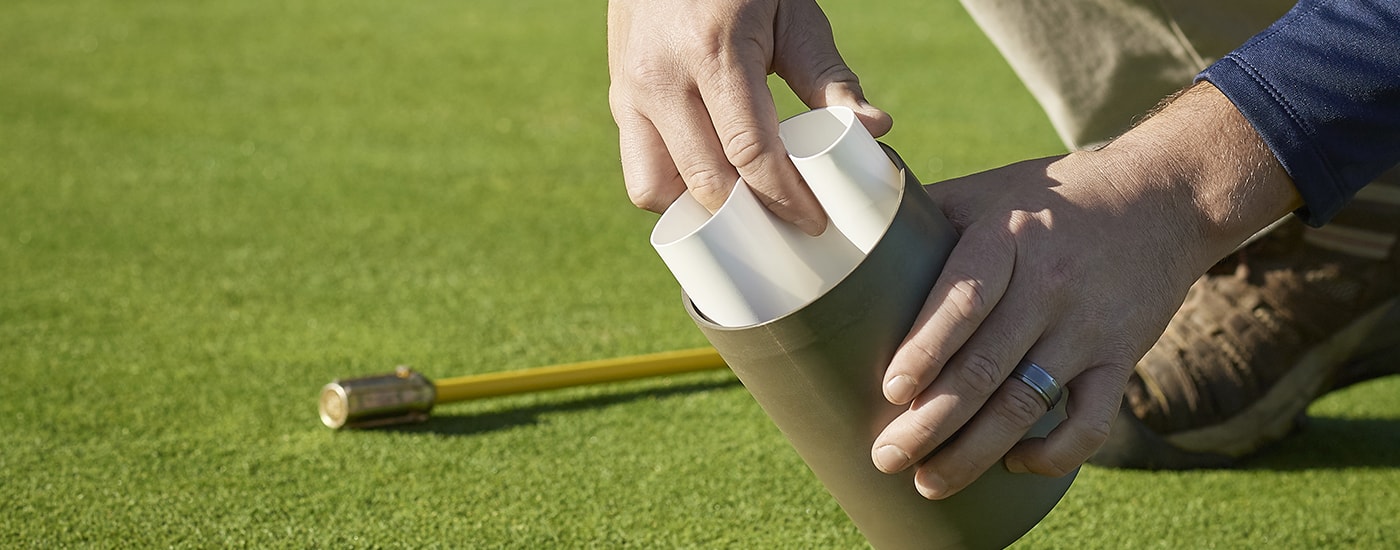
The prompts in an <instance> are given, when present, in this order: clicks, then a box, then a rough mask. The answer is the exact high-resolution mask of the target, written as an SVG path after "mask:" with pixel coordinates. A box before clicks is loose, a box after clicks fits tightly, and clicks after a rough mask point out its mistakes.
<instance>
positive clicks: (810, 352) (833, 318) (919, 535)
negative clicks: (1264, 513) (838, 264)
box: [684, 148, 1077, 550]
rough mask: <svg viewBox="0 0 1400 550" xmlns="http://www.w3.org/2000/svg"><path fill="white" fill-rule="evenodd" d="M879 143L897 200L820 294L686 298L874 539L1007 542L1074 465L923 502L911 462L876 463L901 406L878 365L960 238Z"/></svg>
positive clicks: (988, 478) (1051, 502)
mask: <svg viewBox="0 0 1400 550" xmlns="http://www.w3.org/2000/svg"><path fill="white" fill-rule="evenodd" d="M886 152H887V153H888V154H889V155H890V156H891V158H892V159H893V160H894V161H895V163H896V165H898V166H899V167H900V168H901V169H903V174H904V178H905V179H904V189H903V191H902V196H901V198H900V206H899V209H898V211H897V212H896V214H895V217H894V220H893V221H892V222H891V224H890V226H889V228H888V229H887V230H886V232H885V235H884V236H883V237H882V238H881V240H880V241H879V242H878V243H877V244H876V245H875V247H874V248H873V249H872V250H871V251H870V253H869V254H868V256H867V257H866V258H865V260H864V261H862V263H861V264H860V265H858V266H857V267H856V268H855V269H854V270H853V271H852V272H851V273H850V274H849V275H847V276H846V278H845V279H843V280H842V281H841V282H840V283H838V284H837V285H836V286H835V287H834V288H832V289H831V290H830V291H828V292H827V293H826V294H825V295H823V296H822V297H820V298H818V299H817V300H815V301H814V302H812V303H810V304H808V305H806V306H804V307H802V308H801V309H799V310H797V311H795V312H793V313H790V314H788V315H786V316H783V317H781V318H778V319H775V320H772V321H768V322H765V323H761V324H757V325H751V326H745V327H725V326H721V325H718V324H715V323H713V322H711V321H710V320H708V319H706V318H705V316H704V314H703V312H700V311H697V310H696V309H695V307H694V305H693V304H692V303H691V302H690V300H689V298H688V297H686V298H684V302H685V306H686V308H687V310H688V311H689V313H690V314H691V317H692V318H693V319H694V321H695V323H696V324H697V325H698V326H699V327H700V329H701V331H702V332H704V334H705V336H706V337H707V338H708V339H709V340H710V343H712V344H714V346H715V348H716V349H717V350H718V351H719V353H720V355H721V356H722V357H723V358H724V360H725V362H727V363H728V364H729V366H730V368H731V369H733V371H734V373H735V374H736V375H737V376H738V377H739V380H740V381H742V382H743V384H744V386H745V387H746V388H747V389H748V390H749V392H750V393H751V394H752V395H753V397H754V399H755V400H756V401H757V402H758V404H759V405H760V406H761V407H762V408H763V410H764V412H766V413H767V414H768V415H769V417H770V418H772V420H773V422H774V423H775V424H777V426H778V428H779V429H780V430H781V431H782V432H783V434H784V435H785V436H787V438H788V439H789V440H790V441H791V442H792V444H793V446H794V447H795V448H796V450H797V453H798V454H799V455H801V457H802V459H803V460H804V461H805V462H806V463H807V465H808V466H809V467H810V468H811V470H812V472H813V473H815V474H816V476H817V478H818V479H819V480H820V481H821V482H822V484H824V485H825V486H826V488H827V490H828V491H829V492H830V493H831V494H832V496H834V497H835V498H836V500H837V502H839V503H840V505H841V507H842V508H843V509H844V510H845V512H846V514H847V515H848V516H850V518H851V520H852V521H853V522H854V523H855V524H856V527H857V528H859V529H860V531H861V533H862V534H864V535H865V537H866V538H867V539H868V540H869V541H870V543H871V545H872V546H874V547H875V548H877V549H882V550H888V549H904V548H999V547H1003V546H1006V545H1008V544H1010V543H1012V542H1014V541H1015V540H1016V539H1018V538H1020V537H1021V535H1023V534H1025V533H1026V531H1028V530H1030V528H1031V527H1033V526H1035V524H1036V523H1038V522H1039V521H1040V520H1041V519H1042V518H1043V517H1044V516H1045V514H1047V513H1049V511H1050V509H1051V508H1053V507H1054V506H1055V504H1056V503H1058V502H1059V500H1060V498H1061V497H1062V496H1063V495H1064V493H1065V491H1066V490H1068V488H1069V485H1070V483H1071V482H1072V481H1073V479H1074V476H1075V474H1070V475H1067V476H1064V477H1062V478H1049V477H1042V476H1037V475H1034V474H1012V473H1010V472H1009V471H1007V470H1006V469H1005V467H1004V466H1002V465H1000V464H998V465H997V466H994V467H993V468H992V469H991V470H990V471H988V472H987V473H986V474H984V475H983V476H982V477H981V478H979V479H978V480H977V481H976V482H974V483H973V484H972V485H971V486H969V487H968V488H966V489H964V490H963V491H962V492H959V493H958V494H956V495H954V496H952V497H950V498H948V499H945V500H941V501H929V500H926V499H924V498H923V497H922V496H920V495H919V493H918V491H917V490H916V489H915V488H914V481H913V471H912V469H910V470H906V471H905V472H903V473H900V474H894V475H890V474H885V473H882V472H880V471H879V470H877V469H876V468H875V466H874V465H873V464H872V462H871V458H870V449H871V446H872V445H873V444H874V441H875V437H876V436H877V435H879V433H880V432H881V431H882V430H883V429H884V428H885V427H886V426H887V425H889V423H890V421H892V420H894V418H895V417H897V416H898V415H899V414H900V413H902V412H903V411H905V410H907V407H899V406H895V405H891V404H890V403H889V402H888V401H887V400H886V399H885V397H884V394H883V392H882V390H881V381H882V379H883V377H884V372H885V368H886V367H887V366H888V365H889V362H890V360H891V359H892V358H893V356H894V353H895V350H896V349H897V348H898V346H899V344H900V343H901V342H902V341H903V339H904V337H905V334H906V333H907V332H908V330H909V328H910V327H911V326H912V325H913V323H914V320H915V318H916V316H917V315H918V312H919V310H920V308H921V307H922V305H923V304H924V301H925V300H926V299H927V297H928V294H929V291H930V290H931V288H932V287H933V284H934V281H935V280H936V279H937V277H938V274H939V272H940V271H941V269H942V267H943V263H944V261H945V260H946V258H947V255H948V253H949V252H950V251H951V250H952V247H953V245H954V243H955V241H956V238H957V236H956V232H955V231H954V229H953V227H952V226H951V225H950V224H949V223H948V221H947V220H946V219H945V218H944V217H943V215H942V213H941V212H940V211H939V209H938V207H937V205H935V204H934V203H933V201H932V200H931V199H929V197H928V195H927V194H926V193H925V192H924V190H923V188H922V187H921V186H920V185H919V182H918V180H917V179H916V178H915V177H914V176H913V174H911V173H909V171H908V169H907V167H905V166H904V164H903V162H902V161H901V160H900V159H899V157H898V155H896V154H895V153H894V152H893V151H892V150H889V149H888V148H886ZM1063 419H1064V405H1063V403H1062V404H1060V406H1059V408H1057V409H1056V410H1053V411H1050V412H1049V413H1047V414H1046V415H1045V417H1044V418H1042V419H1041V420H1040V421H1039V423H1037V424H1036V425H1035V426H1034V427H1033V428H1032V429H1031V431H1030V432H1029V433H1028V434H1027V437H1043V436H1044V435H1045V434H1047V433H1049V431H1050V430H1051V429H1053V428H1054V427H1055V426H1056V425H1058V424H1059V422H1060V421H1061V420H1063ZM1075 473H1077V471H1076V472H1075Z"/></svg>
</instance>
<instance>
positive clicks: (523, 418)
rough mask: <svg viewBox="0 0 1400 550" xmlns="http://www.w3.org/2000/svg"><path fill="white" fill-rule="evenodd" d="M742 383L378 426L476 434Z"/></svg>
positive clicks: (726, 381)
mask: <svg viewBox="0 0 1400 550" xmlns="http://www.w3.org/2000/svg"><path fill="white" fill-rule="evenodd" d="M738 385H740V384H739V380H738V379H737V378H733V377H730V378H726V379H723V380H713V381H701V382H691V383H685V384H679V385H675V386H668V387H656V388H640V389H637V390H633V391H624V392H619V393H610V394H607V395H598V396H593V397H587V398H582V399H577V400H572V401H565V402H552V403H541V404H538V405H530V406H525V407H518V408H510V409H504V410H495V411H489V412H482V413H476V414H464V415H448V414H440V413H438V412H437V411H434V413H433V416H432V417H430V418H429V419H428V420H427V421H426V422H422V423H419V424H409V425H402V426H387V427H383V428H377V429H378V430H383V431H394V432H400V433H429V434H434V435H451V436H472V435H477V434H483V433H490V432H494V431H497V430H504V429H509V428H518V427H522V426H532V425H535V424H539V423H540V418H541V417H543V416H545V415H548V414H552V413H559V412H570V411H580V410H589V409H598V408H603V407H610V406H613V405H619V404H622V403H628V402H631V401H636V400H639V399H660V398H665V397H670V396H675V395H684V394H689V393H698V392H706V391H713V390H718V389H726V388H732V387H735V386H738Z"/></svg>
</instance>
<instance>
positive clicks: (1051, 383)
mask: <svg viewBox="0 0 1400 550" xmlns="http://www.w3.org/2000/svg"><path fill="white" fill-rule="evenodd" d="M1011 373H1012V374H1015V375H1016V377H1017V378H1020V379H1021V381H1022V382H1025V383H1026V385H1027V386H1030V387H1031V389H1033V390H1035V393H1037V394H1040V398H1041V399H1044V400H1045V410H1047V411H1048V410H1050V409H1053V408H1055V405H1058V404H1059V403H1060V398H1061V397H1064V395H1065V392H1064V390H1062V389H1060V383H1059V382H1056V381H1055V377H1053V376H1050V373H1048V372H1045V369H1043V368H1040V365H1037V364H1035V363H1032V362H1031V360H1030V359H1022V360H1021V363H1020V364H1018V365H1016V370H1014V371H1011Z"/></svg>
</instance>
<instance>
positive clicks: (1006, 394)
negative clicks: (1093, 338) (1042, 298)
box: [873, 294, 1059, 498]
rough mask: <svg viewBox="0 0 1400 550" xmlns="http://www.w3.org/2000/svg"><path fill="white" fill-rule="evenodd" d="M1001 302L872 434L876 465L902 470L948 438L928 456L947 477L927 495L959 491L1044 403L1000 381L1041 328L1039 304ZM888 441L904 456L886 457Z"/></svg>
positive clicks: (1022, 299)
mask: <svg viewBox="0 0 1400 550" xmlns="http://www.w3.org/2000/svg"><path fill="white" fill-rule="evenodd" d="M1003 303H1004V304H1005V307H1002V306H998V307H997V308H995V309H994V311H993V312H992V313H991V314H990V315H988V316H987V318H986V320H985V321H983V322H982V323H981V325H980V326H979V327H977V332H976V333H975V334H974V335H973V336H972V337H971V338H969V339H968V340H967V342H966V344H964V345H963V349H962V350H961V351H959V352H958V353H957V354H955V355H954V356H953V357H952V358H951V360H950V361H949V362H948V364H947V366H946V367H945V368H944V369H943V371H942V372H941V373H940V374H939V375H938V376H937V378H936V379H935V380H934V381H933V383H931V384H929V386H928V388H927V389H926V390H924V391H923V392H922V393H920V394H919V395H918V397H916V398H915V399H914V400H913V402H912V403H911V405H910V407H909V410H908V411H905V412H904V413H903V414H901V415H900V416H899V417H897V418H895V420H894V421H893V422H891V423H890V425H889V426H888V427H886V428H885V430H884V432H882V433H881V434H880V435H879V436H878V437H876V439H875V443H874V446H873V447H874V458H875V459H876V466H877V467H878V468H879V469H880V470H882V471H884V472H887V473H893V472H897V471H900V470H903V469H904V468H907V467H908V466H910V465H911V464H912V463H913V462H915V461H917V460H919V459H920V458H922V457H924V456H926V455H928V454H929V453H931V452H933V451H934V449H935V448H938V447H939V446H940V445H944V444H945V443H947V445H946V446H945V447H943V448H941V449H939V450H938V452H937V454H935V455H933V456H932V457H931V458H930V459H929V460H930V461H931V462H934V463H935V464H937V465H939V466H946V467H947V468H948V471H947V472H943V471H941V470H939V472H938V473H940V474H943V473H946V474H947V479H946V482H943V481H940V480H934V481H938V482H936V483H934V482H931V483H930V484H929V485H928V487H930V492H926V493H925V494H937V495H939V496H942V494H943V491H945V490H951V491H957V490H958V489H961V484H963V483H964V482H969V483H970V482H971V480H972V479H975V478H976V475H978V474H980V473H981V472H982V471H983V470H985V469H986V467H987V466H990V465H991V464H994V463H996V461H998V460H1000V458H1001V457H1002V455H1004V454H1005V453H1006V451H1007V450H1008V449H1010V448H1011V446H1012V445H1014V444H1015V443H1016V441H1017V440H1019V439H1020V437H1021V435H1023V434H1025V433H1026V428H1028V427H1029V426H1030V425H1031V424H1032V423H1034V422H1035V420H1036V419H1038V418H1040V416H1041V415H1043V414H1044V413H1045V411H1046V410H1047V409H1046V406H1045V402H1044V400H1043V399H1042V398H1041V397H1040V396H1039V394H1037V393H1035V392H1034V391H1033V390H1031V388H1030V387H1029V386H1027V385H1025V384H1024V383H1017V384H1007V383H1006V381H1007V378H1008V376H1009V375H1010V374H1011V371H1012V368H1013V367H1014V366H1015V365H1016V364H1017V363H1018V362H1019V361H1020V359H1021V358H1022V357H1024V356H1025V355H1026V350H1027V349H1030V348H1031V346H1032V345H1033V344H1035V342H1036V339H1037V337H1038V336H1039V335H1040V334H1041V333H1042V331H1043V330H1044V329H1045V327H1046V323H1047V319H1046V316H1045V315H1043V314H1036V313H1038V312H1042V311H1043V310H1044V308H1043V307H1039V306H1038V305H1037V304H1036V303H1035V302H1034V301H1033V300H1031V299H1029V297H1027V296H1024V295H1018V294H1011V295H1008V296H1007V299H1006V300H1004V301H1003ZM1027 312H1031V314H1029V315H1028V314H1027ZM1049 357H1050V358H1051V359H1050V360H1055V359H1058V358H1059V356H1058V355H1056V354H1050V355H1049ZM955 433H956V434H957V437H956V438H954V437H953V436H954V434H955ZM950 440H952V442H951V443H949V441H950ZM891 446H892V447H894V448H895V449H897V450H898V451H900V453H899V454H902V455H903V456H904V457H906V458H907V460H905V461H903V462H902V463H900V462H898V461H890V458H891V457H898V456H899V454H896V453H895V452H894V451H891V450H889V449H886V447H891ZM882 449H883V450H882ZM921 470H922V468H921ZM969 476H970V477H969ZM921 487H922V486H921ZM921 490H922V489H921ZM930 498H934V497H930Z"/></svg>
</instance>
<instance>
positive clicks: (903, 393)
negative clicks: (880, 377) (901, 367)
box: [885, 374, 918, 405]
mask: <svg viewBox="0 0 1400 550" xmlns="http://www.w3.org/2000/svg"><path fill="white" fill-rule="evenodd" d="M916 390H918V387H917V386H915V385H914V377H912V376H909V375H907V374H901V375H899V376H896V377H894V378H891V379H890V381H889V382H885V398H886V399H889V400H890V403H894V404H896V405H903V404H905V403H908V402H909V400H911V399H913V398H914V392H915V391H916Z"/></svg>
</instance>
